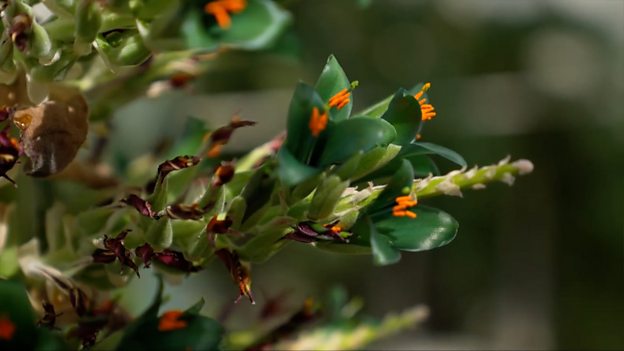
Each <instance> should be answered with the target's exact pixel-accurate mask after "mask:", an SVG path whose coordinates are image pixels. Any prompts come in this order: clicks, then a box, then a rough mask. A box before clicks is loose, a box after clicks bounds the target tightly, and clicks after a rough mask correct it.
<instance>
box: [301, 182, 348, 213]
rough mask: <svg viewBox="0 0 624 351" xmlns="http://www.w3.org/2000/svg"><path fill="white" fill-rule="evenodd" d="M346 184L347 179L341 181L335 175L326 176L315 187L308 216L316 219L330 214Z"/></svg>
mask: <svg viewBox="0 0 624 351" xmlns="http://www.w3.org/2000/svg"><path fill="white" fill-rule="evenodd" d="M348 186H349V182H348V181H344V182H343V181H342V180H341V179H340V177H338V176H336V175H332V176H330V177H328V178H326V179H325V180H324V181H323V182H322V183H321V185H320V186H319V187H318V188H317V189H316V193H315V194H314V197H313V198H312V202H311V203H310V209H309V212H308V218H310V219H312V220H317V219H321V218H325V217H328V216H329V215H331V214H332V212H333V211H334V208H335V207H336V204H337V203H338V200H340V195H342V193H343V192H344V190H345V189H346V188H347V187H348Z"/></svg>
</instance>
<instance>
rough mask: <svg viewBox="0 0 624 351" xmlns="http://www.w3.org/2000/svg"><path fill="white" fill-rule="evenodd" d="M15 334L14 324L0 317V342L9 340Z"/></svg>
mask: <svg viewBox="0 0 624 351" xmlns="http://www.w3.org/2000/svg"><path fill="white" fill-rule="evenodd" d="M13 334H15V324H13V322H11V320H10V319H8V318H6V317H4V316H0V340H7V341H9V340H11V339H13Z"/></svg>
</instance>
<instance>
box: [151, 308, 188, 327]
mask: <svg viewBox="0 0 624 351" xmlns="http://www.w3.org/2000/svg"><path fill="white" fill-rule="evenodd" d="M183 314H184V313H183V312H182V311H178V310H173V311H167V312H165V313H163V315H162V317H160V320H159V322H158V330H159V331H161V332H163V331H172V330H177V329H184V328H186V326H187V325H188V323H187V322H186V321H184V320H180V317H182V315H183Z"/></svg>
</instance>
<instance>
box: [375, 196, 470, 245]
mask: <svg viewBox="0 0 624 351" xmlns="http://www.w3.org/2000/svg"><path fill="white" fill-rule="evenodd" d="M410 210H411V211H412V212H414V213H416V215H417V217H416V218H413V219H412V218H409V217H393V216H392V214H390V213H388V215H387V216H386V217H385V218H384V219H382V220H376V221H375V228H376V229H377V231H378V232H379V233H381V234H384V235H386V236H387V237H388V238H390V240H391V242H392V246H393V247H394V248H396V249H400V250H404V251H424V250H431V249H434V248H436V247H440V246H443V245H446V244H448V243H449V242H451V241H452V240H453V239H454V238H455V235H456V234H457V229H458V227H459V224H458V223H457V221H456V220H455V219H454V218H453V217H451V216H450V215H449V214H448V213H446V212H443V211H440V210H438V209H435V208H431V207H426V206H422V205H417V206H416V207H413V208H411V209H410Z"/></svg>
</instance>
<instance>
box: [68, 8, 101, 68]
mask: <svg viewBox="0 0 624 351" xmlns="http://www.w3.org/2000/svg"><path fill="white" fill-rule="evenodd" d="M75 19H76V32H75V33H76V40H75V41H74V51H75V52H76V55H78V56H84V55H88V54H89V53H91V43H92V42H93V41H94V40H95V37H96V36H97V34H98V31H99V30H100V27H101V25H102V9H101V8H100V7H99V6H98V4H97V3H96V1H94V0H80V2H79V3H78V5H77V6H76V15H75Z"/></svg>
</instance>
